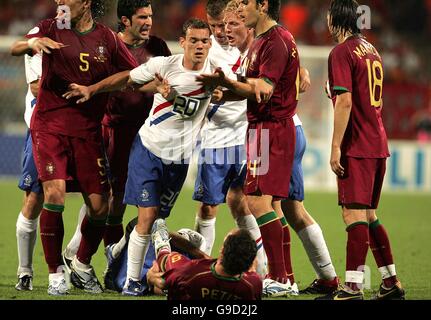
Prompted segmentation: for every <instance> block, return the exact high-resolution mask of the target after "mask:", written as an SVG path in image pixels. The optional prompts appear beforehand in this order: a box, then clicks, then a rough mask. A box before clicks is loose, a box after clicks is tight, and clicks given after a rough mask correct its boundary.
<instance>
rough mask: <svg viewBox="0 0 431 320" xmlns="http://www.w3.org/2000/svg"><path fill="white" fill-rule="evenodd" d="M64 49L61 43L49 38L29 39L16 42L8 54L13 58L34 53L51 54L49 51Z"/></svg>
mask: <svg viewBox="0 0 431 320" xmlns="http://www.w3.org/2000/svg"><path fill="white" fill-rule="evenodd" d="M64 47H66V45H65V44H63V43H61V42H56V41H54V40H52V39H50V38H47V37H43V38H31V39H28V40H19V41H16V42H15V43H14V44H13V45H12V47H11V48H10V53H11V55H13V56H22V55H24V54H26V53H27V54H32V53H33V52H34V51H35V52H37V53H40V52H44V53H48V54H50V53H51V50H58V49H61V48H64Z"/></svg>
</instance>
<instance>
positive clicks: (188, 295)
mask: <svg viewBox="0 0 431 320" xmlns="http://www.w3.org/2000/svg"><path fill="white" fill-rule="evenodd" d="M178 256H180V255H178ZM215 264H216V260H210V259H199V260H190V261H188V262H186V263H184V264H183V265H182V266H181V267H179V268H174V269H171V270H169V271H167V272H166V273H165V275H164V278H165V281H166V285H167V288H168V299H169V300H260V299H261V295H262V280H260V278H259V275H258V274H257V273H255V272H246V273H243V274H242V275H241V276H239V277H235V278H234V277H223V276H220V275H218V274H217V273H216V272H215V268H214V267H215Z"/></svg>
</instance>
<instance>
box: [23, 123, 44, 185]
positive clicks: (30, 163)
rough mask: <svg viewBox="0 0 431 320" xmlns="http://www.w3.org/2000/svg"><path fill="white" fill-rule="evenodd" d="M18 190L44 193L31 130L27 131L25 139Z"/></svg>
mask: <svg viewBox="0 0 431 320" xmlns="http://www.w3.org/2000/svg"><path fill="white" fill-rule="evenodd" d="M18 188H20V189H21V190H24V191H31V192H34V193H37V194H40V193H42V192H43V189H42V185H41V184H40V183H39V179H38V174H37V169H36V165H35V164H34V158H33V149H32V142H31V134H30V130H28V131H27V137H26V138H25V146H24V157H23V160H22V175H21V178H20V179H19V183H18Z"/></svg>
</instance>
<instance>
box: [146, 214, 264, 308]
mask: <svg viewBox="0 0 431 320" xmlns="http://www.w3.org/2000/svg"><path fill="white" fill-rule="evenodd" d="M152 239H153V243H154V247H155V250H156V256H157V264H155V265H154V267H153V268H152V269H150V271H149V272H148V274H147V279H148V282H149V283H151V284H153V285H155V286H157V287H159V288H160V289H163V290H167V291H168V300H260V299H261V295H262V280H261V279H260V277H259V275H258V274H257V273H256V272H255V271H249V270H250V269H251V268H252V266H253V263H254V261H255V259H256V251H257V248H256V242H255V241H254V240H253V238H252V237H251V235H250V233H249V232H248V231H247V230H243V229H239V230H234V231H232V232H230V233H229V234H228V236H227V237H226V238H225V240H224V242H223V247H222V248H221V250H220V256H219V258H218V259H198V260H190V259H189V258H188V257H186V256H184V255H182V254H180V253H178V252H171V246H170V244H169V233H168V229H167V228H166V224H165V221H164V220H163V219H157V220H156V221H155V222H154V227H153V232H152Z"/></svg>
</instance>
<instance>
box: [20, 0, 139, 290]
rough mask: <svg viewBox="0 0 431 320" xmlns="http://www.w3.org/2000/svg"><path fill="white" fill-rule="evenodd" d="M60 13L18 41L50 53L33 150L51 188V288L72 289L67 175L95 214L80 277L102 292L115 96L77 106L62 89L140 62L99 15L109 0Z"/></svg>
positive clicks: (47, 234) (78, 259)
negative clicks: (66, 248) (98, 260)
mask: <svg viewBox="0 0 431 320" xmlns="http://www.w3.org/2000/svg"><path fill="white" fill-rule="evenodd" d="M56 3H57V4H58V5H59V17H58V19H47V20H43V21H41V22H40V23H39V24H38V25H37V27H35V28H34V29H32V30H31V31H30V32H29V33H28V35H27V38H28V39H29V40H26V41H19V42H17V43H16V44H15V45H14V46H13V48H12V53H13V54H15V55H21V54H24V53H29V52H32V51H36V52H39V51H43V52H44V54H43V69H42V78H41V82H40V89H39V90H40V91H39V95H38V101H37V106H36V109H35V110H34V114H33V117H32V122H31V134H32V141H33V152H34V155H35V162H36V167H37V171H38V174H39V179H40V181H42V186H43V191H44V197H45V199H44V205H43V209H42V212H41V215H40V234H41V238H42V245H43V249H44V254H45V260H46V262H47V264H48V269H49V286H48V294H50V295H64V294H67V293H68V289H67V286H66V283H65V277H64V272H63V270H64V269H63V262H62V258H61V249H62V243H63V237H64V226H63V218H62V213H63V211H64V203H65V193H66V181H67V180H74V181H75V182H77V184H78V185H79V187H80V190H81V192H82V195H83V198H84V201H85V203H86V205H87V206H88V209H89V210H88V214H87V215H86V216H85V217H84V220H83V222H82V225H81V232H82V239H81V242H80V246H79V249H78V252H77V254H76V256H75V257H74V259H73V260H72V263H71V269H72V275H71V280H72V283H73V284H74V285H75V286H76V287H78V288H81V289H84V290H85V291H87V292H90V293H100V292H102V287H101V285H100V283H99V281H98V280H97V277H96V274H95V272H94V269H93V267H92V266H91V265H90V261H91V257H92V255H93V254H94V253H95V252H96V251H97V248H98V246H99V243H100V241H101V239H102V237H103V233H104V231H105V222H106V216H107V211H108V201H107V200H108V191H109V184H108V180H107V177H106V172H105V156H104V152H103V143H102V134H101V120H102V117H103V114H104V111H105V108H106V105H107V101H108V95H107V94H104V95H101V96H99V97H98V99H97V100H96V99H95V100H93V101H91V102H88V103H85V104H83V105H81V106H77V105H76V103H75V101H73V100H67V99H65V98H64V97H63V96H62V95H63V94H64V92H65V91H66V90H67V88H68V86H69V85H70V84H71V83H72V82H81V83H84V84H87V85H90V84H93V83H95V82H96V81H98V80H100V79H103V78H105V77H107V76H109V75H110V74H112V73H114V72H116V71H121V70H125V69H127V70H129V69H131V68H134V67H136V66H137V63H136V61H135V59H134V58H133V57H132V56H131V55H130V53H129V51H128V50H127V48H126V47H125V46H124V44H123V43H122V41H121V40H119V39H118V37H117V35H116V34H115V33H113V32H112V31H111V30H110V29H109V28H107V27H105V26H104V25H102V24H100V23H97V22H95V21H94V20H93V18H95V17H97V16H98V15H100V14H102V13H103V7H104V2H103V1H102V0H58V1H56Z"/></svg>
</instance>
